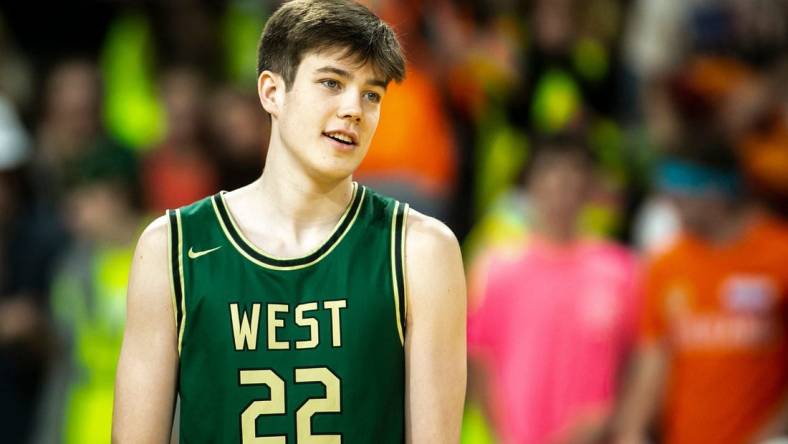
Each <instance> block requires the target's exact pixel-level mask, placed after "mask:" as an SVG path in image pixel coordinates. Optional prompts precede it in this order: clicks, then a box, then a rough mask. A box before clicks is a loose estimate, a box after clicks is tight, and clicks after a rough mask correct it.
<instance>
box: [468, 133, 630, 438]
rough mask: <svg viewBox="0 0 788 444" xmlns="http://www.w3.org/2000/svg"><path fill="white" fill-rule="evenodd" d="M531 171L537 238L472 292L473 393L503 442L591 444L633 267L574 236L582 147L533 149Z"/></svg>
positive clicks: (613, 367) (608, 408)
mask: <svg viewBox="0 0 788 444" xmlns="http://www.w3.org/2000/svg"><path fill="white" fill-rule="evenodd" d="M528 171H529V174H528V179H527V182H528V187H527V190H528V195H529V198H530V199H531V203H532V205H531V207H532V211H533V217H532V218H533V233H532V236H531V238H530V239H529V241H528V242H527V244H526V245H525V246H524V247H521V248H520V249H518V251H516V252H510V253H509V254H507V255H506V256H505V257H497V258H493V259H491V260H490V262H489V263H488V266H487V268H486V269H487V270H488V271H487V277H486V279H485V280H484V285H480V286H477V288H479V289H481V291H482V294H481V295H480V297H479V301H478V302H477V304H478V308H476V309H475V310H474V311H473V312H472V314H471V315H470V320H469V325H468V340H469V351H470V355H471V357H472V358H473V360H474V362H475V364H476V365H474V366H473V367H472V368H474V369H475V370H476V371H475V372H472V374H471V375H472V378H471V385H472V387H474V388H475V389H478V390H479V391H480V392H481V396H480V397H481V398H482V399H481V401H482V402H484V403H486V404H487V405H488V407H489V410H490V412H489V413H490V415H491V417H492V420H493V423H494V425H495V429H496V433H497V435H498V438H499V439H500V442H502V443H534V444H539V443H591V442H596V441H597V440H599V439H601V437H602V436H603V435H604V434H605V432H606V430H607V426H608V421H609V418H610V416H611V412H612V406H613V401H614V398H615V390H616V386H617V381H618V374H619V368H620V367H621V365H622V362H623V361H624V359H625V358H626V356H627V353H628V351H629V347H630V341H631V338H632V336H633V332H634V329H635V325H636V321H635V315H636V313H637V309H636V306H637V304H638V302H639V301H638V294H637V280H636V275H637V274H636V262H635V259H634V257H633V255H632V254H631V253H629V252H628V251H627V250H626V249H624V248H622V247H620V246H617V245H615V244H612V243H609V242H605V241H601V240H591V239H585V238H583V237H581V236H580V234H579V231H578V225H579V224H578V215H579V213H580V210H581V209H582V208H583V206H584V203H585V202H586V199H587V196H588V190H589V188H590V186H589V185H590V183H591V182H592V180H593V177H592V176H593V171H594V170H593V167H592V162H591V157H590V155H589V153H588V152H587V151H586V150H585V149H584V148H583V145H582V142H578V141H576V140H573V139H569V138H564V137H554V138H551V139H548V140H545V141H542V142H540V143H539V144H537V146H536V151H535V152H534V154H533V158H532V159H531V163H530V168H529V170H528ZM473 376H476V378H473ZM474 391H475V390H474V389H472V390H471V393H474Z"/></svg>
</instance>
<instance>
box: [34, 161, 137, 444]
mask: <svg viewBox="0 0 788 444" xmlns="http://www.w3.org/2000/svg"><path fill="white" fill-rule="evenodd" d="M78 160H79V163H80V168H79V170H74V171H72V172H71V173H70V175H69V176H68V177H67V180H66V185H67V189H66V193H65V195H64V214H65V217H66V219H67V222H68V226H69V229H70V230H71V232H72V233H73V236H74V242H73V243H72V244H71V246H70V247H69V248H68V250H67V251H66V252H65V254H64V256H63V260H62V261H60V263H59V265H58V267H57V270H56V273H55V275H54V279H53V284H52V292H51V296H50V306H51V314H52V319H53V324H54V332H55V335H54V339H55V340H56V345H57V347H56V349H55V353H54V356H53V365H52V366H51V367H50V371H49V372H48V375H47V378H46V384H45V386H44V387H45V390H44V393H43V396H42V397H41V402H40V407H39V410H40V415H39V418H38V423H37V424H36V428H35V430H36V433H35V440H34V441H33V442H34V443H37V444H38V443H40V444H45V443H54V442H59V443H64V444H104V443H107V442H109V441H110V431H111V424H112V400H113V387H114V379H115V367H116V365H117V360H118V355H119V353H120V344H121V341H122V335H123V327H124V325H125V314H126V286H127V283H128V272H129V267H130V264H131V260H132V256H133V252H134V241H135V239H136V238H137V236H138V234H139V232H140V230H141V228H142V226H143V221H142V219H141V217H140V209H139V205H138V203H139V198H138V185H137V180H138V179H137V161H136V159H135V158H134V156H133V154H132V153H131V152H130V151H128V150H125V149H121V148H117V147H115V148H113V147H108V146H98V147H97V148H95V149H92V150H90V151H88V152H86V153H84V154H82V155H80V156H79V159H78Z"/></svg>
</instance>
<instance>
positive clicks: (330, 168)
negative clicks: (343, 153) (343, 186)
mask: <svg viewBox="0 0 788 444" xmlns="http://www.w3.org/2000/svg"><path fill="white" fill-rule="evenodd" d="M332 160H334V161H333V162H325V161H324V162H320V163H318V164H313V165H312V168H311V169H312V171H313V172H314V174H315V176H316V178H318V179H320V180H323V181H331V182H337V181H340V180H344V179H346V178H347V177H348V176H351V175H352V174H353V172H355V171H356V169H357V168H358V166H359V164H360V163H361V162H355V161H351V160H350V159H342V160H340V159H332Z"/></svg>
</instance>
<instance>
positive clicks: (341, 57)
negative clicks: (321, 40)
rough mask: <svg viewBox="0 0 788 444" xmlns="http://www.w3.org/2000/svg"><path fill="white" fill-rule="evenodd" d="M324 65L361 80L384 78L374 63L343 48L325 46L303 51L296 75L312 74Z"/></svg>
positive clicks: (383, 79)
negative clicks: (320, 48) (325, 47)
mask: <svg viewBox="0 0 788 444" xmlns="http://www.w3.org/2000/svg"><path fill="white" fill-rule="evenodd" d="M325 67H331V68H338V69H341V70H343V71H347V72H348V73H350V74H352V75H353V77H354V78H355V79H357V80H359V81H361V82H366V81H369V80H382V81H385V80H386V79H385V77H384V75H383V74H382V73H381V72H380V70H379V69H377V66H376V65H375V64H373V63H372V62H371V61H368V60H367V61H364V60H359V58H358V57H357V56H356V55H355V54H353V53H351V52H349V51H347V50H346V49H344V48H327V49H322V50H318V51H308V52H306V53H304V55H303V56H302V57H301V63H300V64H299V66H298V72H297V74H296V77H298V75H299V74H306V75H312V74H313V73H315V71H317V70H319V69H321V68H325Z"/></svg>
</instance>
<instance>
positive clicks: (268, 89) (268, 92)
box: [257, 71, 285, 117]
mask: <svg viewBox="0 0 788 444" xmlns="http://www.w3.org/2000/svg"><path fill="white" fill-rule="evenodd" d="M284 92H285V82H284V79H283V78H282V76H280V75H279V74H275V73H273V72H271V71H263V72H262V73H260V77H258V78H257V94H258V95H259V96H260V104H262V105H263V109H264V110H265V111H266V112H267V113H268V114H270V115H271V116H272V117H279V111H280V109H281V106H282V104H283V101H284Z"/></svg>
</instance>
